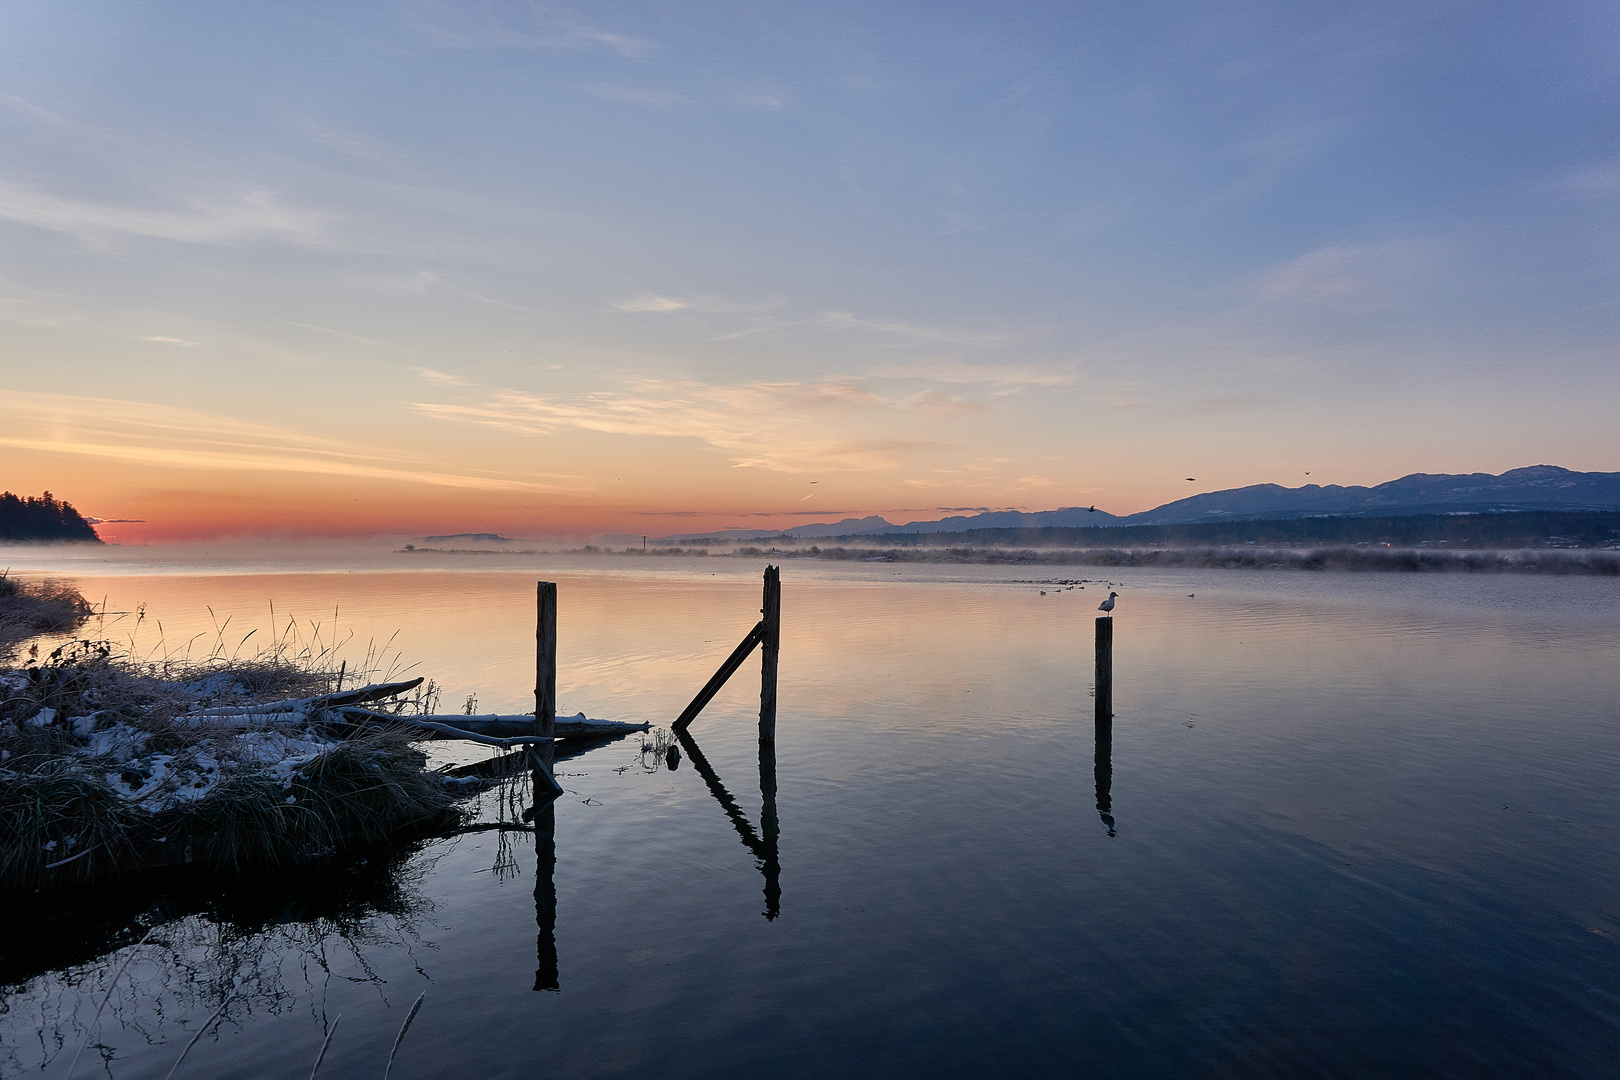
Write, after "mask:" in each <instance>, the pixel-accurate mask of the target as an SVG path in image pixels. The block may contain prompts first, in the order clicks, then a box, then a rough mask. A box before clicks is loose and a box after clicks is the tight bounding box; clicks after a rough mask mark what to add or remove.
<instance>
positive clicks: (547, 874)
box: [533, 744, 562, 990]
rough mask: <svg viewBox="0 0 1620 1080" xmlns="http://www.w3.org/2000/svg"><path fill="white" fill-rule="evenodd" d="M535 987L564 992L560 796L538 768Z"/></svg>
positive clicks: (546, 757) (550, 758) (548, 757)
mask: <svg viewBox="0 0 1620 1080" xmlns="http://www.w3.org/2000/svg"><path fill="white" fill-rule="evenodd" d="M539 754H540V757H541V760H543V761H544V762H545V763H546V766H547V768H548V769H549V768H550V767H552V766H553V765H554V764H555V760H554V759H555V754H554V753H553V750H552V746H551V745H550V744H546V745H544V746H543V747H542V748H540V749H539ZM533 813H534V921H535V924H536V925H537V926H538V927H539V930H540V932H539V935H538V936H537V938H536V939H535V968H534V988H535V989H536V990H561V989H562V978H561V976H560V975H559V973H558V970H557V796H556V795H555V794H553V793H552V792H550V791H548V790H547V785H546V784H545V782H544V779H543V778H542V777H541V775H540V771H539V770H538V769H536V770H535V774H534V811H533Z"/></svg>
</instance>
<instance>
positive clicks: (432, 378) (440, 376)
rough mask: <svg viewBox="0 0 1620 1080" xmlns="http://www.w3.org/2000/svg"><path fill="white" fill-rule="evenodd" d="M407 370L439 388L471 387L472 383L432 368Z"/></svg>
mask: <svg viewBox="0 0 1620 1080" xmlns="http://www.w3.org/2000/svg"><path fill="white" fill-rule="evenodd" d="M409 370H411V371H414V372H416V374H418V375H420V376H421V377H422V378H424V379H426V380H427V381H428V382H430V383H438V384H439V385H441V386H471V385H472V383H470V382H468V381H467V380H466V379H463V378H462V377H461V376H459V375H451V374H448V373H446V372H443V371H435V370H433V369H432V368H426V367H413V368H410V369H409Z"/></svg>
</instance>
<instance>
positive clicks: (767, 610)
mask: <svg viewBox="0 0 1620 1080" xmlns="http://www.w3.org/2000/svg"><path fill="white" fill-rule="evenodd" d="M781 641H782V575H781V570H780V569H779V568H778V567H775V566H767V567H766V568H765V599H764V603H763V605H762V606H761V607H760V620H759V622H757V623H755V624H754V627H753V629H752V630H750V631H748V633H747V635H746V636H744V637H743V639H742V641H740V642H738V643H737V647H736V648H735V649H733V650H732V651H731V655H730V656H728V657H726V659H725V662H724V663H723V664H721V665H720V669H719V670H718V671H716V672H715V673H714V674H713V675H712V676H711V677H710V678H709V681H708V682H706V683H704V684H703V689H701V690H699V691H698V692H697V696H696V697H694V698H693V699H692V701H691V704H689V705H687V706H686V708H685V709H682V710H681V715H680V716H678V717H676V718H675V722H674V723H673V724H671V725H670V729H671V730H673V731H675V732H677V733H679V732H682V731H685V730H686V729H687V728H688V727H689V726H690V725H691V723H692V721H693V720H694V719H695V718H696V717H697V714H698V713H700V712H702V711H703V707H704V706H705V705H707V704H708V703H709V702H710V701H712V700H713V699H714V695H716V694H718V693H719V692H720V688H721V687H722V686H724V685H726V680H727V679H729V678H731V676H732V675H734V674H736V672H737V669H738V668H740V667H742V664H743V661H744V660H746V659H748V654H749V653H751V652H753V651H754V646H756V645H764V646H765V648H764V652H763V660H762V663H761V666H760V685H759V737H760V738H761V739H775V738H776V661H777V653H778V650H779V648H780V646H781Z"/></svg>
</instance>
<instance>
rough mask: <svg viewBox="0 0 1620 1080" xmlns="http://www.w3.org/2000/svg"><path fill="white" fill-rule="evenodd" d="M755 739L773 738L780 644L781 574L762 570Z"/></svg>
mask: <svg viewBox="0 0 1620 1080" xmlns="http://www.w3.org/2000/svg"><path fill="white" fill-rule="evenodd" d="M760 614H761V615H763V616H764V618H762V619H761V620H760V627H761V629H762V630H763V633H761V635H760V641H759V646H760V658H761V665H760V681H759V737H760V738H761V739H774V738H776V655H777V651H778V650H779V649H780V648H781V644H782V571H781V570H780V568H778V567H775V566H767V567H766V568H765V604H764V606H763V607H762V608H761V609H760Z"/></svg>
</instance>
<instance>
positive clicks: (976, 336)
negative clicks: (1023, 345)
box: [821, 311, 1011, 345]
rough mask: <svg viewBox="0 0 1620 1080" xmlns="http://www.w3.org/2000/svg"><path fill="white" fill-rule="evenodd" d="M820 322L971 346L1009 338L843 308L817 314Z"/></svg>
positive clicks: (999, 341)
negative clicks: (867, 315)
mask: <svg viewBox="0 0 1620 1080" xmlns="http://www.w3.org/2000/svg"><path fill="white" fill-rule="evenodd" d="M821 321H822V324H823V325H825V326H830V327H834V328H837V329H842V330H869V331H875V332H877V333H880V334H887V335H892V336H895V337H902V338H912V339H914V340H917V341H939V342H954V343H958V344H973V345H1002V344H1005V343H1006V342H1008V341H1009V340H1011V339H1010V338H1009V337H1008V336H1007V335H1005V334H986V333H983V332H981V331H977V330H954V329H941V328H936V327H929V326H913V325H911V324H910V323H903V322H890V321H886V320H882V319H859V318H856V317H855V316H854V315H851V314H850V313H849V312H847V311H829V312H827V313H826V314H824V315H823V316H822V317H821Z"/></svg>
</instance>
